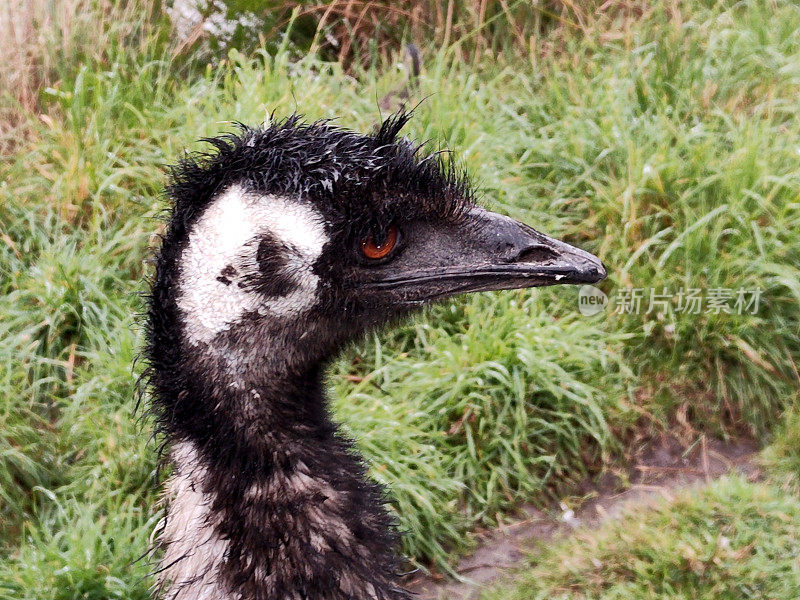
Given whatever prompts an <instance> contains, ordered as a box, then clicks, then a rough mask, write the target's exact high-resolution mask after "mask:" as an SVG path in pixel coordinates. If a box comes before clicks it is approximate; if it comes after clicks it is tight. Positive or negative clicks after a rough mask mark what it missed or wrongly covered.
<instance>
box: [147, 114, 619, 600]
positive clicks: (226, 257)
mask: <svg viewBox="0 0 800 600" xmlns="http://www.w3.org/2000/svg"><path fill="white" fill-rule="evenodd" d="M409 117H410V114H409V113H407V112H400V113H397V114H395V115H393V116H391V117H390V118H388V119H387V120H386V121H385V122H384V123H383V124H382V125H381V126H380V127H379V128H378V129H377V130H376V131H375V132H373V133H372V134H369V135H364V134H360V133H355V132H351V131H348V130H345V129H342V128H338V127H335V126H333V125H332V124H330V123H329V122H326V121H322V122H314V123H305V122H303V121H301V119H300V118H299V117H297V116H293V117H290V118H288V119H286V120H284V121H281V122H277V123H274V124H272V125H271V126H268V127H264V128H253V129H251V128H247V127H244V126H242V128H241V130H240V131H239V132H238V133H236V134H227V135H222V136H220V137H216V138H213V139H210V140H207V141H208V142H210V143H211V144H212V145H213V147H214V150H213V151H211V152H208V153H204V154H196V155H190V156H188V157H187V158H185V159H184V160H183V161H182V162H181V163H180V164H179V165H177V166H176V167H174V168H173V169H172V172H171V176H170V181H169V183H168V185H167V194H168V196H169V197H170V199H171V211H172V212H171V217H170V218H169V222H168V226H167V229H166V231H165V234H164V236H163V239H162V242H161V248H160V250H159V252H158V255H157V258H156V269H155V275H154V278H153V282H152V291H151V294H150V296H149V306H148V315H147V326H146V332H147V340H148V342H147V347H146V351H145V354H146V358H147V362H148V373H147V377H148V384H149V388H150V390H151V396H152V409H153V411H154V413H155V415H156V418H157V422H158V428H159V430H160V431H161V433H162V434H163V439H164V440H165V456H166V457H168V459H169V461H170V462H171V463H172V465H173V468H174V470H173V474H172V476H171V477H170V478H169V479H168V481H167V482H166V484H165V487H166V493H165V496H166V499H167V511H166V515H165V520H164V523H163V525H162V527H161V530H160V533H159V542H158V547H159V548H160V549H161V550H162V552H163V558H162V559H161V564H160V567H159V569H158V577H157V583H156V586H155V588H156V589H155V590H154V593H155V595H156V596H157V597H160V598H164V599H166V600H233V599H239V600H290V599H291V600H323V599H324V600H346V599H347V600H367V599H369V600H407V599H409V598H410V597H411V596H410V594H409V593H408V592H407V591H405V590H404V589H403V588H402V586H401V583H400V580H401V579H400V578H401V573H400V571H401V567H402V563H401V561H400V559H399V555H398V553H397V541H398V534H397V533H396V530H395V523H394V522H393V519H392V518H391V517H390V515H389V513H388V512H387V510H386V509H385V507H384V502H385V498H384V490H383V489H382V488H381V487H379V486H378V485H376V484H375V483H373V482H371V481H370V479H369V478H368V477H367V473H366V468H365V465H364V462H363V460H362V459H361V458H360V457H359V455H358V454H357V453H356V451H355V450H354V449H353V446H352V443H351V441H350V440H348V439H347V438H346V437H345V436H343V435H342V434H341V433H340V432H339V431H338V428H337V425H336V423H334V422H333V421H332V419H331V417H330V415H329V412H328V405H327V401H326V397H325V386H324V372H325V367H326V364H327V363H328V362H329V361H330V359H331V357H332V356H334V355H335V354H336V353H337V352H338V351H339V350H340V349H341V348H342V347H343V345H345V344H346V343H348V341H350V340H353V339H354V338H356V337H358V336H362V335H363V334H364V333H365V332H367V331H369V330H372V329H374V328H376V327H379V326H381V325H385V324H387V323H390V322H392V321H395V320H396V319H398V318H401V317H403V316H405V315H407V314H409V313H411V312H412V311H414V310H415V309H417V308H418V307H421V306H423V305H425V304H426V303H430V302H432V301H435V300H437V299H440V298H444V297H447V296H451V295H454V294H462V293H466V292H476V291H482V290H500V289H512V288H523V287H533V286H544V285H552V284H564V283H594V282H597V281H599V280H601V279H603V278H604V277H605V270H604V268H603V266H602V264H601V263H600V261H599V260H598V259H597V258H595V257H594V256H592V255H591V254H589V253H587V252H584V251H582V250H579V249H577V248H574V247H572V246H570V245H568V244H566V243H563V242H560V241H557V240H555V239H552V238H549V237H547V236H545V235H543V234H541V233H538V232H537V231H535V230H533V229H531V228H530V227H528V226H527V225H524V224H522V223H519V222H517V221H515V220H513V219H511V218H509V217H506V216H502V215H500V214H497V213H493V212H489V211H487V210H485V209H483V208H480V207H479V206H478V205H477V204H476V202H475V198H474V196H475V194H474V192H473V188H472V187H471V185H470V183H469V180H468V178H467V177H466V175H465V174H464V173H463V171H462V170H460V169H458V168H456V167H454V166H452V165H453V163H452V161H448V160H445V159H443V158H442V157H441V153H432V154H426V153H425V152H424V151H423V149H422V148H421V147H420V146H417V145H414V144H412V143H411V142H410V141H408V140H407V139H405V138H399V137H398V136H399V132H400V130H401V128H402V127H403V126H404V125H405V124H406V122H407V121H408V119H409Z"/></svg>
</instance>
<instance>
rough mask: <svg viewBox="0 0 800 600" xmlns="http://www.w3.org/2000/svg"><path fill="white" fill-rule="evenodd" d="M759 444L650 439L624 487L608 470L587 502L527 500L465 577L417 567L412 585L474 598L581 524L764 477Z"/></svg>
mask: <svg viewBox="0 0 800 600" xmlns="http://www.w3.org/2000/svg"><path fill="white" fill-rule="evenodd" d="M757 450H758V446H757V445H756V443H755V442H753V441H752V440H742V439H740V440H732V441H728V442H722V441H718V440H707V439H706V438H705V437H701V438H700V440H699V441H698V442H697V443H695V444H693V445H692V446H690V447H689V448H686V447H684V446H683V445H681V444H680V443H678V442H677V441H676V440H674V439H672V438H664V439H661V440H660V441H658V442H657V443H655V444H653V445H651V446H649V447H648V448H646V449H645V450H644V451H642V452H641V453H640V455H639V456H638V457H637V458H636V459H635V460H634V461H633V463H632V466H631V467H630V468H629V469H628V471H627V473H626V474H625V475H626V476H627V479H628V481H630V485H629V486H628V487H627V489H625V490H624V491H619V488H620V487H621V486H620V483H621V481H623V478H621V477H619V476H615V475H613V474H609V475H607V476H605V477H602V478H601V480H600V481H599V482H598V483H597V484H594V485H592V486H587V488H586V490H585V492H586V494H585V497H586V498H589V500H587V501H586V502H584V503H583V504H582V505H581V506H580V507H578V508H576V509H575V510H571V509H570V508H568V507H567V506H565V505H563V504H562V505H561V506H560V507H554V508H553V509H552V510H541V509H539V508H536V507H534V506H532V505H525V506H523V507H521V509H520V513H519V516H518V518H517V519H516V520H515V521H513V522H511V523H509V524H506V525H503V526H502V527H499V528H497V529H495V530H491V531H486V532H483V533H481V534H480V535H479V541H478V546H477V548H476V549H475V551H474V552H473V553H472V554H470V555H469V556H467V557H464V558H463V559H462V560H461V561H460V562H459V564H458V565H457V566H456V569H455V570H456V572H457V573H458V575H459V577H460V578H461V580H460V581H459V580H455V579H453V578H450V577H444V576H442V575H439V574H435V573H434V574H432V575H416V576H414V577H413V578H412V579H411V580H410V581H409V582H408V583H407V587H408V588H409V589H410V590H411V591H413V592H415V593H416V594H417V595H418V596H417V597H418V598H419V599H420V600H474V599H475V598H477V597H478V596H479V595H480V592H481V590H482V589H483V588H484V587H486V586H487V585H489V584H491V583H492V582H494V581H495V580H497V579H498V578H499V577H501V576H502V575H504V574H506V573H507V572H509V571H510V570H512V569H513V568H514V567H516V566H518V565H519V564H520V563H521V561H522V559H523V558H524V557H525V556H526V554H527V553H529V552H530V551H532V550H533V549H534V548H535V547H536V546H537V545H540V544H542V543H543V542H547V541H548V540H551V539H554V538H556V537H561V536H567V535H569V533H570V531H571V530H573V529H576V528H581V527H589V528H592V527H597V526H598V525H600V524H601V523H602V522H604V521H605V520H607V519H613V518H615V517H618V516H619V515H620V514H621V513H623V512H624V511H626V510H630V509H632V508H634V507H635V506H636V505H642V506H646V505H647V504H648V503H649V502H652V500H653V499H655V498H659V497H666V498H667V499H671V498H672V492H673V491H675V490H679V489H684V488H686V487H689V486H694V485H699V484H702V483H705V482H708V481H710V480H712V479H716V478H718V477H721V476H722V475H725V474H726V473H729V472H731V471H739V472H741V473H744V474H745V475H746V476H747V477H748V478H749V479H751V480H757V479H760V478H761V471H760V469H759V467H758V465H757V464H756V461H755V460H754V459H755V455H756V452H757Z"/></svg>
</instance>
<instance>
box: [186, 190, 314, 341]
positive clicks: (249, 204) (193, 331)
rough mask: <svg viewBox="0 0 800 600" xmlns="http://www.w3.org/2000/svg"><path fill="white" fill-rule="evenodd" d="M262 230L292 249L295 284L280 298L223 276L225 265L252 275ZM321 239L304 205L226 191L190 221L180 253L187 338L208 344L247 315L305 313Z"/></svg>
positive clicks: (290, 268)
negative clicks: (187, 239)
mask: <svg viewBox="0 0 800 600" xmlns="http://www.w3.org/2000/svg"><path fill="white" fill-rule="evenodd" d="M267 233H269V234H270V235H271V236H273V237H274V238H275V239H277V240H279V241H280V242H281V243H282V244H283V245H284V246H285V247H286V248H289V249H291V251H290V252H288V256H287V257H286V258H287V259H288V264H287V266H286V268H287V270H288V272H289V273H290V275H291V278H292V281H293V283H294V284H295V287H294V288H293V289H292V291H291V292H290V293H288V294H286V295H285V296H280V297H275V298H264V297H263V296H262V295H261V294H258V293H257V292H255V291H254V290H252V289H249V288H248V287H246V286H245V287H242V286H240V285H238V282H236V281H233V282H231V281H228V280H226V279H225V277H224V276H223V272H224V271H225V270H226V268H229V267H233V272H235V273H238V274H240V275H242V274H246V273H251V274H252V273H254V272H255V271H254V270H256V269H258V258H257V252H258V244H259V236H262V235H264V234H267ZM327 241H328V236H327V235H326V233H325V227H324V224H323V222H322V218H321V217H320V215H319V214H318V213H317V212H315V211H314V210H313V208H311V207H310V206H308V205H307V204H303V203H301V202H298V201H293V200H290V199H288V198H284V197H280V196H274V195H267V196H265V195H259V194H256V193H253V192H248V191H246V190H245V189H244V188H242V187H241V186H240V185H233V186H231V187H229V188H228V189H227V190H226V191H225V192H223V193H222V194H220V195H219V196H218V197H217V198H215V199H214V200H213V201H212V202H211V205H210V206H209V207H208V208H207V209H206V210H205V212H204V213H203V214H202V215H201V216H200V218H199V219H198V220H197V222H196V223H195V224H194V226H193V227H192V230H191V231H190V233H189V243H188V245H187V247H186V248H185V250H184V251H183V254H182V255H181V264H180V275H179V290H180V292H179V296H178V307H179V308H180V309H181V311H182V312H183V315H184V319H185V323H186V334H187V336H188V338H189V341H190V342H192V343H200V342H210V341H211V340H212V339H213V338H214V337H215V336H216V335H217V334H218V333H220V332H222V331H225V330H227V329H228V328H229V327H230V326H231V325H232V324H233V323H236V322H237V321H238V320H239V319H241V318H242V316H243V315H244V314H245V313H248V312H253V311H258V312H259V313H260V314H263V315H274V316H278V317H283V316H289V315H293V314H297V313H299V312H302V311H303V310H307V309H308V308H310V307H311V306H312V305H313V303H314V300H315V298H316V291H317V285H318V283H319V278H318V277H317V276H316V275H315V274H314V273H313V271H312V267H313V265H314V262H315V261H316V260H317V258H319V256H320V254H321V253H322V248H323V247H324V246H325V244H326V243H327Z"/></svg>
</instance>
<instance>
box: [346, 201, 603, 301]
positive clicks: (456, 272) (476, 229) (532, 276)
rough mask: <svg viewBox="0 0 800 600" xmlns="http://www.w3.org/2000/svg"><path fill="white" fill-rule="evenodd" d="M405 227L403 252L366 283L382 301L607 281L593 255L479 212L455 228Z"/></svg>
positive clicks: (495, 214) (421, 299) (497, 216)
mask: <svg viewBox="0 0 800 600" xmlns="http://www.w3.org/2000/svg"><path fill="white" fill-rule="evenodd" d="M408 229H409V231H407V232H403V233H404V237H405V240H404V242H403V248H402V249H401V252H402V254H401V255H400V256H399V257H398V258H397V260H394V261H392V262H390V263H388V264H387V265H385V266H384V267H379V268H378V269H377V271H378V272H377V273H375V275H377V277H376V278H371V279H372V280H371V281H368V282H364V283H366V291H368V292H369V291H370V290H371V291H373V292H377V293H380V294H381V296H384V298H383V300H384V301H386V300H390V301H394V302H399V303H418V302H425V301H429V300H435V299H437V298H443V297H446V296H451V295H454V294H462V293H467V292H479V291H488V290H508V289H517V288H528V287H539V286H547V285H559V284H586V283H597V282H598V281H602V280H603V279H605V277H606V270H605V268H604V267H603V263H601V262H600V260H599V259H598V258H597V257H595V256H593V255H592V254H589V253H588V252H585V251H583V250H580V249H579V248H575V247H574V246H570V245H569V244H567V243H565V242H562V241H559V240H556V239H554V238H551V237H548V236H546V235H544V234H542V233H539V232H538V231H536V230H534V229H532V228H531V227H529V226H527V225H525V224H524V223H520V222H519V221H516V220H514V219H512V218H510V217H506V216H504V215H501V214H498V213H493V212H490V211H487V210H484V209H482V208H473V209H471V210H470V211H469V212H468V213H467V214H466V215H465V217H464V218H463V219H462V220H461V221H460V222H459V223H458V224H455V225H447V226H445V227H442V226H437V225H436V224H428V223H417V224H415V225H413V226H411V227H410V228H408ZM362 289H363V288H362ZM387 294H388V296H390V298H386V297H385V296H386V295H387Z"/></svg>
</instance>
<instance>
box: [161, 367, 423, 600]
mask: <svg viewBox="0 0 800 600" xmlns="http://www.w3.org/2000/svg"><path fill="white" fill-rule="evenodd" d="M218 361H219V359H218V358H214V357H213V356H211V357H208V356H207V357H206V358H205V359H204V360H202V361H199V362H198V364H196V365H194V367H195V368H194V369H189V370H190V371H194V374H192V376H190V377H188V378H187V379H186V380H187V382H193V384H192V385H188V386H187V387H188V388H189V389H187V390H186V393H185V394H183V398H181V399H180V400H179V401H176V403H175V408H176V420H175V421H174V422H175V423H181V426H180V427H177V426H176V428H175V431H174V432H173V436H172V437H173V439H174V442H175V443H174V445H173V447H172V452H171V458H172V460H173V462H174V465H175V474H174V476H173V478H172V479H171V480H170V482H169V484H168V486H167V492H168V495H169V502H170V503H169V508H168V513H167V519H166V523H165V527H164V531H163V533H162V537H161V542H162V545H163V547H164V548H165V553H164V558H163V561H162V569H163V571H162V573H161V575H160V589H161V591H162V593H163V597H164V598H166V599H168V600H189V599H192V600H198V599H199V600H228V599H233V598H237V599H241V600H256V599H258V600H273V599H274V600H278V599H281V600H283V599H297V600H300V599H304V600H322V599H323V598H324V599H326V600H345V599H349V600H366V599H372V600H405V599H407V598H409V596H408V594H407V593H406V592H405V591H403V590H402V589H401V588H399V587H398V585H397V571H398V563H397V557H396V554H395V552H394V550H395V545H396V541H397V540H396V537H395V533H394V522H393V520H392V518H391V517H390V516H389V515H388V513H387V512H386V510H385V508H384V507H383V500H382V490H381V489H380V488H379V487H378V486H377V485H376V484H374V483H371V482H369V480H368V479H367V477H366V470H365V467H364V465H363V463H362V461H361V459H360V458H359V457H358V456H357V454H356V453H355V452H354V450H353V448H352V445H351V443H350V442H349V441H348V440H346V439H344V438H342V437H341V436H340V435H338V434H337V428H336V426H335V425H334V424H333V423H332V422H331V421H330V419H329V418H328V415H327V406H326V400H325V397H324V394H323V386H322V377H321V367H319V366H316V365H315V366H312V367H309V368H307V369H304V370H297V371H294V372H292V371H291V370H287V369H282V370H279V369H270V368H264V369H262V370H261V371H260V372H257V371H255V370H253V369H250V368H244V369H239V370H238V371H237V370H236V369H234V370H231V369H230V368H228V369H219V370H216V371H215V370H214V369H210V368H209V367H211V366H212V364H213V363H216V364H215V366H216V367H221V366H222V365H221V364H219V362H218ZM209 363H212V364H209ZM262 364H268V361H267V362H266V363H262ZM228 367H230V365H228ZM208 373H214V376H213V377H212V378H209V377H207V376H206V377H204V376H203V374H208ZM200 392H202V394H201V395H199V396H198V395H197V394H199V393H200ZM192 393H194V394H195V395H194V397H193V398H190V395H191V394H192ZM190 403H193V406H194V413H195V414H196V415H197V416H199V418H196V419H182V418H181V415H184V413H186V412H187V411H188V412H191V411H190V410H189V408H190V406H191V404H190ZM198 413H199V414H198Z"/></svg>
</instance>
